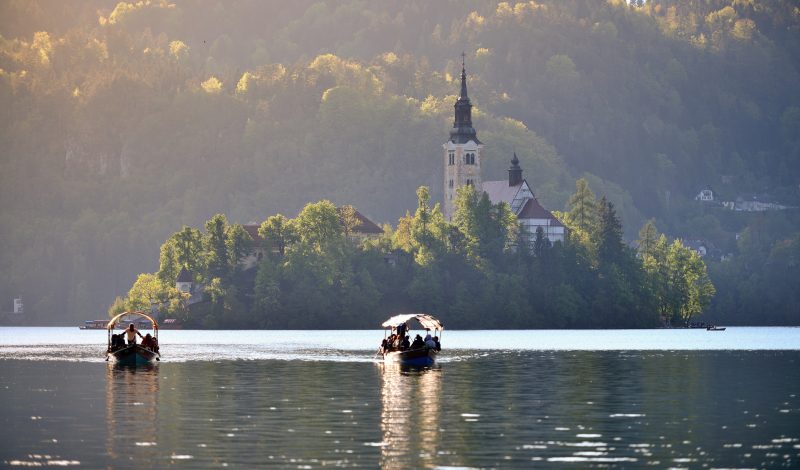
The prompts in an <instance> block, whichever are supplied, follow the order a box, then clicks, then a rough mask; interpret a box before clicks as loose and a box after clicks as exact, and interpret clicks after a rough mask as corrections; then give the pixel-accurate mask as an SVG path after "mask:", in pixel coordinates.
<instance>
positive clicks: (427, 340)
mask: <svg viewBox="0 0 800 470" xmlns="http://www.w3.org/2000/svg"><path fill="white" fill-rule="evenodd" d="M425 346H427V347H428V348H429V349H436V341H434V340H433V338H432V337H431V335H428V336H426V337H425Z"/></svg>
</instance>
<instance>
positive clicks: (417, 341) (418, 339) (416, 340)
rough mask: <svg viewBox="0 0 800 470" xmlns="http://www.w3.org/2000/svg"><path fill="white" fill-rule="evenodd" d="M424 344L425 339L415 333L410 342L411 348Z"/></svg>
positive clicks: (417, 347)
mask: <svg viewBox="0 0 800 470" xmlns="http://www.w3.org/2000/svg"><path fill="white" fill-rule="evenodd" d="M424 345H425V341H422V336H420V335H417V336H415V337H414V342H413V343H411V349H419V348H421V347H422V346H424Z"/></svg>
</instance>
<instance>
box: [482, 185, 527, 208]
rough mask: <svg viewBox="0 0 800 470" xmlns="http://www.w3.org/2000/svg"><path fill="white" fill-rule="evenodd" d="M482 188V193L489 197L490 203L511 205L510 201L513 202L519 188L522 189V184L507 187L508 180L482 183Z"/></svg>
mask: <svg viewBox="0 0 800 470" xmlns="http://www.w3.org/2000/svg"><path fill="white" fill-rule="evenodd" d="M482 187H483V192H485V193H486V194H488V195H489V200H490V201H492V204H497V203H499V202H505V203H507V204H508V205H511V201H513V200H514V196H516V195H517V192H518V191H519V188H521V187H522V183H520V184H518V185H515V186H509V185H508V180H500V181H484V182H483V185H482Z"/></svg>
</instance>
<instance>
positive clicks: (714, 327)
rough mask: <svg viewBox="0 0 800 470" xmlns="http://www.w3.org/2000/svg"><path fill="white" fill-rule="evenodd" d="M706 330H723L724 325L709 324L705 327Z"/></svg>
mask: <svg viewBox="0 0 800 470" xmlns="http://www.w3.org/2000/svg"><path fill="white" fill-rule="evenodd" d="M706 331H725V327H724V326H714V325H709V326H708V327H706Z"/></svg>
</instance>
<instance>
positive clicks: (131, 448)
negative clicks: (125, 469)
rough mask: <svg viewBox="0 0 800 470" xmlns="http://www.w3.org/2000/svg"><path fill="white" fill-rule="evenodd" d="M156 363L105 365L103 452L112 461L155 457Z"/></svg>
mask: <svg viewBox="0 0 800 470" xmlns="http://www.w3.org/2000/svg"><path fill="white" fill-rule="evenodd" d="M157 427H158V366H157V365H147V366H138V367H137V366H121V365H118V364H114V363H109V364H107V365H106V452H107V454H108V456H109V457H110V458H111V459H112V460H114V461H119V460H122V461H128V460H129V459H131V458H133V457H134V455H135V457H136V458H137V459H138V458H146V459H151V458H153V457H155V453H156V450H155V447H156V445H157V442H156V437H155V436H156V434H157V430H158V429H157Z"/></svg>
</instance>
